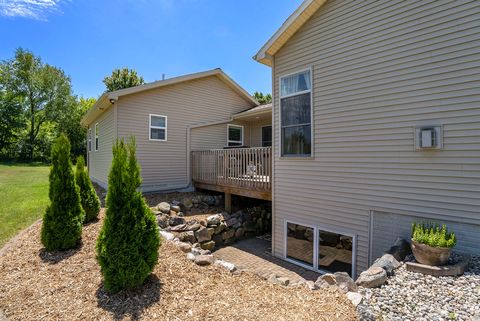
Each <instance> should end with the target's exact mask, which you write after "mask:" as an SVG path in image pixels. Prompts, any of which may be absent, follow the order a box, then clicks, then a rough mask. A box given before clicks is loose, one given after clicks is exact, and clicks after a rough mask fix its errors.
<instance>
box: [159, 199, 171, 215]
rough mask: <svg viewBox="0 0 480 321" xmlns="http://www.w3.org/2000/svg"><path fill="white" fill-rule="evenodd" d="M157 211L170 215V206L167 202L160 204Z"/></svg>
mask: <svg viewBox="0 0 480 321" xmlns="http://www.w3.org/2000/svg"><path fill="white" fill-rule="evenodd" d="M157 210H159V211H160V212H162V213H165V214H169V213H170V204H168V203H167V202H161V203H160V204H158V205H157Z"/></svg>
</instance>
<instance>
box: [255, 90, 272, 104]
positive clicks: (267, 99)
mask: <svg viewBox="0 0 480 321" xmlns="http://www.w3.org/2000/svg"><path fill="white" fill-rule="evenodd" d="M253 98H255V100H256V101H258V102H259V103H260V104H262V105H264V104H269V103H271V102H272V95H270V94H265V95H264V94H263V93H261V92H258V91H256V92H254V93H253Z"/></svg>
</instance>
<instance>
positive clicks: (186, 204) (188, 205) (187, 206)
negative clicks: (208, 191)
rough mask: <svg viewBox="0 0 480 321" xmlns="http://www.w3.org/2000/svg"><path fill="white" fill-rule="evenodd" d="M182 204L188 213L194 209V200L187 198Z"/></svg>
mask: <svg viewBox="0 0 480 321" xmlns="http://www.w3.org/2000/svg"><path fill="white" fill-rule="evenodd" d="M182 204H183V206H184V207H185V209H186V210H187V211H189V210H191V209H192V207H193V203H192V200H191V199H189V198H185V199H184V200H183V201H182Z"/></svg>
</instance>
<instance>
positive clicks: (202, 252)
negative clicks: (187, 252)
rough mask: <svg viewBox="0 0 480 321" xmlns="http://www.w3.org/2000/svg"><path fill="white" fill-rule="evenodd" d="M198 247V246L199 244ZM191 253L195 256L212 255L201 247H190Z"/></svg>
mask: <svg viewBox="0 0 480 321" xmlns="http://www.w3.org/2000/svg"><path fill="white" fill-rule="evenodd" d="M199 246H200V244H199ZM192 253H193V254H194V255H195V256H197V255H209V254H212V252H210V251H209V250H204V249H202V248H201V247H192Z"/></svg>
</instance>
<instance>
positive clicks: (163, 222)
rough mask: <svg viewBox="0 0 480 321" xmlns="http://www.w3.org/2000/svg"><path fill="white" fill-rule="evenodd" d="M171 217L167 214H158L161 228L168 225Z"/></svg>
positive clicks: (158, 222)
mask: <svg viewBox="0 0 480 321" xmlns="http://www.w3.org/2000/svg"><path fill="white" fill-rule="evenodd" d="M168 221H169V217H168V215H166V214H161V215H157V224H158V226H159V227H161V228H167V227H168Z"/></svg>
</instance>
